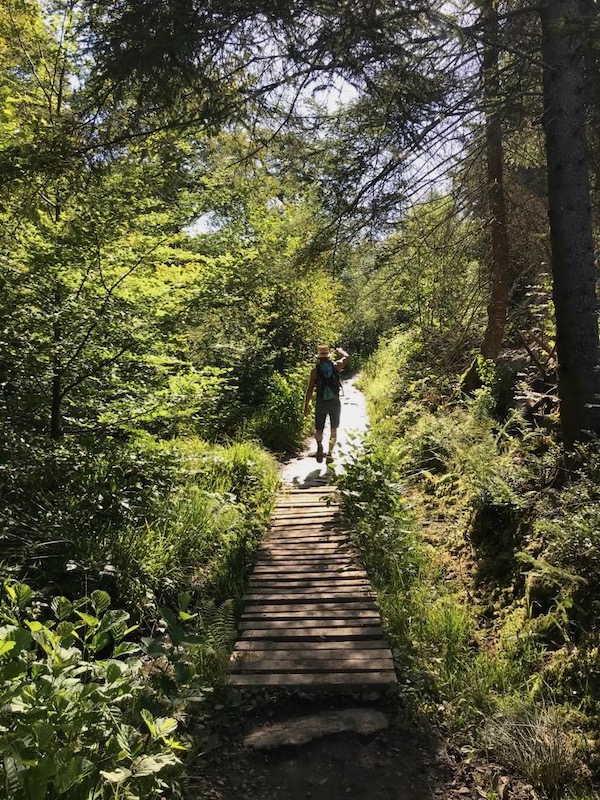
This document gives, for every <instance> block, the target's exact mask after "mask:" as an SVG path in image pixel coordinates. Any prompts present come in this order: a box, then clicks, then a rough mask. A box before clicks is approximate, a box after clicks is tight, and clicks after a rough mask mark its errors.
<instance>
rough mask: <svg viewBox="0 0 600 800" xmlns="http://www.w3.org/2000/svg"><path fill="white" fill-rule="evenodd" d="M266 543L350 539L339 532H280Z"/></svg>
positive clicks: (341, 540) (343, 540)
mask: <svg viewBox="0 0 600 800" xmlns="http://www.w3.org/2000/svg"><path fill="white" fill-rule="evenodd" d="M263 541H264V542H288V541H293V542H294V541H298V542H347V541H348V537H347V536H346V535H345V534H344V533H339V531H288V530H285V529H284V530H281V531H278V532H277V533H276V534H275V535H274V536H269V537H267V538H266V539H264V540H263Z"/></svg>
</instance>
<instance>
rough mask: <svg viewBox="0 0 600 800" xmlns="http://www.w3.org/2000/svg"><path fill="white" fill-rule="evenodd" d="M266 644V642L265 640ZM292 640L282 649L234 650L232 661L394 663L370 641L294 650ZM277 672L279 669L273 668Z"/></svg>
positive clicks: (389, 654) (382, 649)
mask: <svg viewBox="0 0 600 800" xmlns="http://www.w3.org/2000/svg"><path fill="white" fill-rule="evenodd" d="M265 644H266V642H265ZM292 644H293V643H292V642H290V643H289V645H282V647H281V648H280V649H277V650H273V649H268V648H265V649H262V650H243V651H241V652H234V653H232V655H231V659H230V660H231V661H234V662H235V663H236V664H238V663H239V662H243V663H248V664H249V663H251V662H254V663H255V664H258V663H259V662H261V661H263V662H264V661H295V662H297V663H304V662H305V661H307V660H308V661H315V662H321V663H331V661H338V660H344V661H349V662H351V663H353V664H358V663H363V662H372V661H374V660H386V661H388V662H389V663H390V664H393V659H392V655H391V653H390V652H389V650H387V649H385V648H377V647H371V648H369V647H368V646H367V645H368V644H369V642H357V644H364V645H365V647H364V648H362V649H358V648H357V649H352V650H348V651H344V650H341V649H339V648H338V649H335V648H329V649H317V648H311V650H310V652H306V650H305V649H303V650H297V649H296V650H294V649H293V648H292V647H291V645H292ZM273 671H274V672H276V671H277V670H273Z"/></svg>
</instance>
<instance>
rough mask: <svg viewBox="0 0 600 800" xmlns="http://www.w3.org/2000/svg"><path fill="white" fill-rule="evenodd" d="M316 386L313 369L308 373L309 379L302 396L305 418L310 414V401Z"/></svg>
mask: <svg viewBox="0 0 600 800" xmlns="http://www.w3.org/2000/svg"><path fill="white" fill-rule="evenodd" d="M316 385H317V370H316V368H313V369H312V370H311V372H310V379H309V381H308V386H307V387H306V395H305V396H304V416H305V417H307V416H308V414H309V412H310V401H311V400H312V396H313V392H314V391H315V386H316Z"/></svg>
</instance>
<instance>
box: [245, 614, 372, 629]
mask: <svg viewBox="0 0 600 800" xmlns="http://www.w3.org/2000/svg"><path fill="white" fill-rule="evenodd" d="M325 625H326V626H327V628H347V627H352V628H372V627H375V628H380V627H381V617H380V616H379V615H378V614H377V615H373V614H371V615H369V616H368V617H359V616H358V615H354V617H351V618H348V619H328V620H327V621H325V620H323V619H313V618H312V617H308V616H307V617H305V618H304V619H297V618H294V619H251V620H241V621H240V622H239V623H238V630H240V631H295V630H303V631H309V630H312V629H313V628H319V629H322V628H323V626H325Z"/></svg>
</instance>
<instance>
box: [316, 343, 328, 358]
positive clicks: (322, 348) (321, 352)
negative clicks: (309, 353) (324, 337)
mask: <svg viewBox="0 0 600 800" xmlns="http://www.w3.org/2000/svg"><path fill="white" fill-rule="evenodd" d="M330 355H331V353H330V352H329V345H327V344H320V345H318V347H317V352H316V353H315V356H316V357H317V358H329V356H330Z"/></svg>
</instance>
